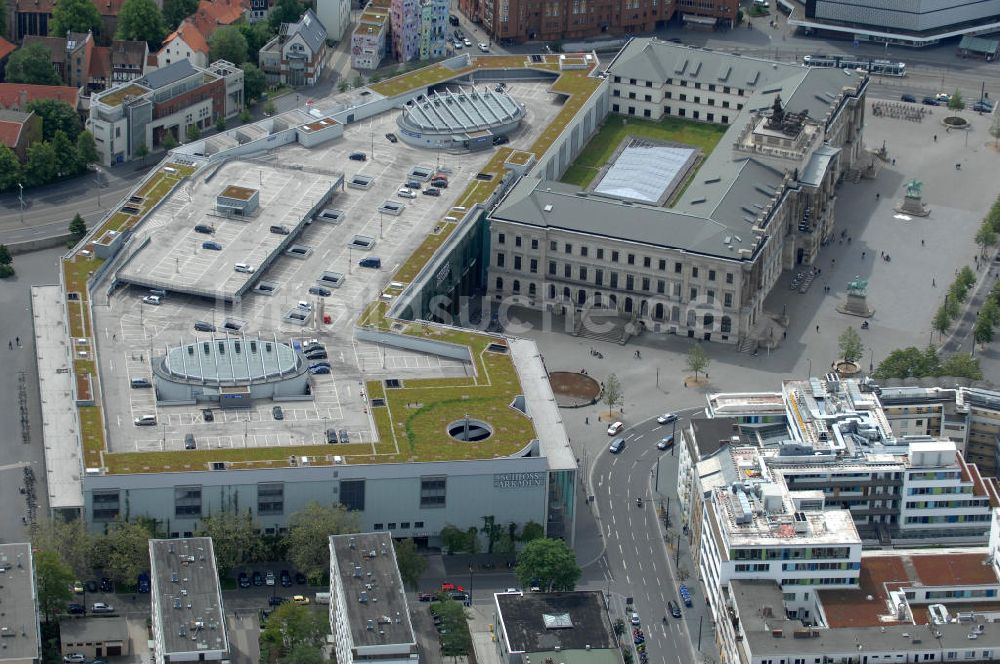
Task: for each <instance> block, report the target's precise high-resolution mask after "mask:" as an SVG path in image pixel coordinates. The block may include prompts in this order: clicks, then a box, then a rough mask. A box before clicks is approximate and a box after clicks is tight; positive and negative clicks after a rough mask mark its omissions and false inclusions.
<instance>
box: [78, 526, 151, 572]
mask: <svg viewBox="0 0 1000 664" xmlns="http://www.w3.org/2000/svg"><path fill="white" fill-rule="evenodd" d="M151 537H153V534H152V533H151V532H150V531H149V527H148V526H147V525H146V524H145V523H142V522H140V521H124V520H122V519H118V520H117V521H115V522H114V524H112V526H111V527H110V528H109V529H108V532H107V533H106V534H104V535H102V536H100V537H97V538H95V541H94V554H93V555H94V558H95V559H96V560H99V561H101V563H102V566H103V567H104V571H105V572H106V573H107V575H108V576H109V577H110V578H111V580H112V581H114V582H115V584H116V585H125V584H129V583H134V582H135V579H136V577H137V576H139V574H141V573H142V572H144V571H146V570H148V569H149V540H150V538H151Z"/></svg>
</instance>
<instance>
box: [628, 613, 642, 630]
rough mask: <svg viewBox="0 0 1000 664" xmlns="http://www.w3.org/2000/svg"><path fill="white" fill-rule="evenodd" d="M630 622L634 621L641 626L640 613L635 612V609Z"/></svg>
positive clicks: (633, 622) (634, 623) (635, 624)
mask: <svg viewBox="0 0 1000 664" xmlns="http://www.w3.org/2000/svg"><path fill="white" fill-rule="evenodd" d="M630 622H631V623H632V624H633V625H634V626H636V627H638V626H639V624H640V623H639V614H638V613H635V612H634V611H633V612H632V619H631V621H630Z"/></svg>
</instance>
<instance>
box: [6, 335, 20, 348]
mask: <svg viewBox="0 0 1000 664" xmlns="http://www.w3.org/2000/svg"><path fill="white" fill-rule="evenodd" d="M15 342H16V343H17V347H18V348H21V337H14V341H11V340H9V339H8V340H7V349H8V350H14V343H15Z"/></svg>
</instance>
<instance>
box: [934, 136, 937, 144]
mask: <svg viewBox="0 0 1000 664" xmlns="http://www.w3.org/2000/svg"><path fill="white" fill-rule="evenodd" d="M934 142H935V143H937V134H934Z"/></svg>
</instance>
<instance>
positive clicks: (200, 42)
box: [163, 17, 208, 54]
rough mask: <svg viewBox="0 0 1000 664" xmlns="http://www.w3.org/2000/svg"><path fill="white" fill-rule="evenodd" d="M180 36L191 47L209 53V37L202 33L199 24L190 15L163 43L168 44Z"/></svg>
mask: <svg viewBox="0 0 1000 664" xmlns="http://www.w3.org/2000/svg"><path fill="white" fill-rule="evenodd" d="M178 36H179V37H180V38H181V39H183V40H184V43H185V44H187V45H188V46H190V47H191V50H194V51H198V52H199V53H205V54H207V53H208V38H207V37H206V36H205V35H203V34H202V33H201V30H199V29H198V26H196V25H195V24H194V23H192V22H191V18H190V17H188V18H186V19H184V21H183V22H182V23H181V24H180V25H179V26H177V29H176V30H175V31H173V32H171V33H170V34H169V35H167V38H166V39H164V40H163V43H164V44H166V43H168V42H170V41H171V40H172V39H174V38H175V37H178Z"/></svg>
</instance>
